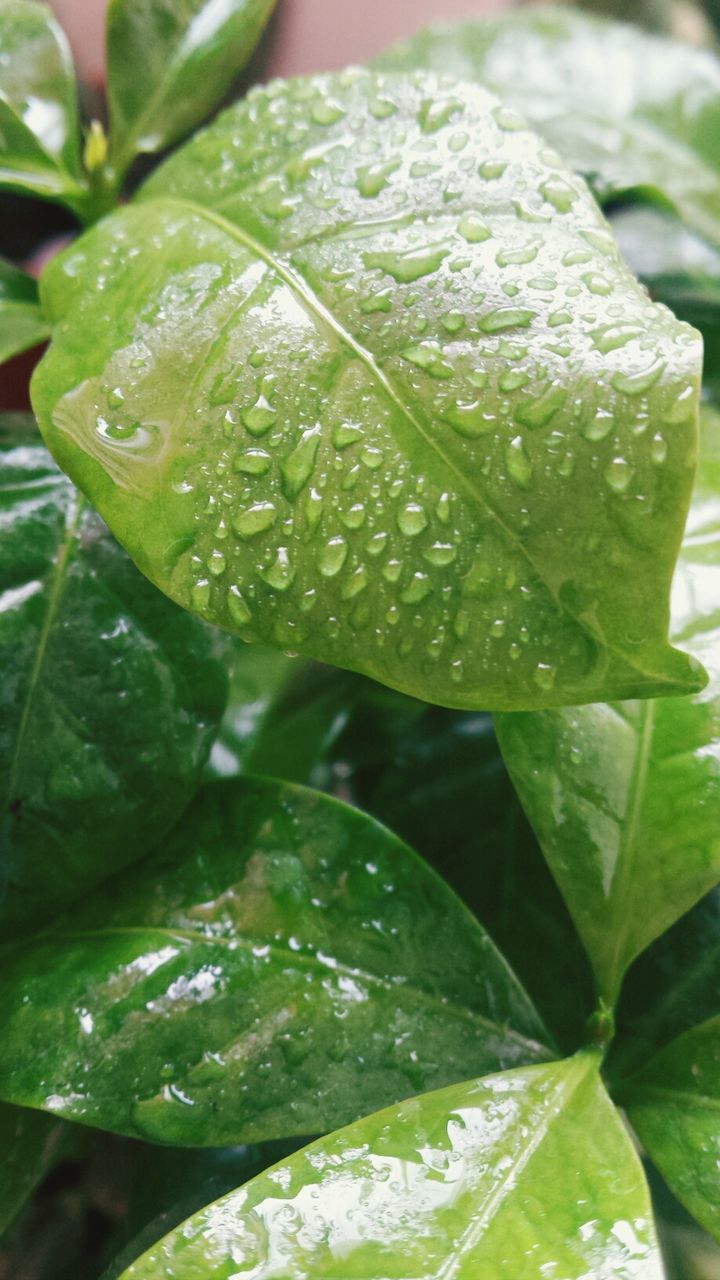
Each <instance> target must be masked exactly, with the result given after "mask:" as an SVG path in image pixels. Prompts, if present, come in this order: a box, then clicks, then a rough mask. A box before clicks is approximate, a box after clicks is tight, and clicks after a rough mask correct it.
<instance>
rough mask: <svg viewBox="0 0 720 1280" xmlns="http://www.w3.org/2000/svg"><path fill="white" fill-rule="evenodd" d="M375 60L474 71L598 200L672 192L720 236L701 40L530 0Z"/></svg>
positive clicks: (717, 172)
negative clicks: (684, 40)
mask: <svg viewBox="0 0 720 1280" xmlns="http://www.w3.org/2000/svg"><path fill="white" fill-rule="evenodd" d="M377 65H378V66H381V67H383V68H384V69H386V70H398V69H399V70H404V71H407V70H416V69H424V70H430V71H436V72H440V73H449V74H451V75H455V76H457V77H458V78H459V79H464V80H469V81H478V82H479V83H480V84H483V85H485V86H487V88H489V89H492V90H493V92H495V93H497V94H498V95H499V97H501V98H502V99H503V100H504V101H506V102H508V103H510V104H511V105H512V106H513V107H515V108H517V110H518V111H520V112H522V114H523V115H524V116H525V117H526V119H528V120H529V121H530V122H531V124H533V125H534V127H535V128H536V129H537V130H538V131H539V132H540V133H542V135H543V136H544V137H545V138H547V139H548V141H549V142H550V143H552V145H553V146H554V147H556V148H557V150H558V151H559V152H560V155H561V156H562V157H563V159H564V160H565V161H566V163H567V164H569V165H570V166H571V167H572V168H574V169H577V171H578V172H579V173H583V174H584V175H585V176H586V177H587V179H588V181H589V182H590V184H591V186H592V188H593V190H594V191H595V194H596V195H597V197H598V199H599V200H600V201H601V203H605V202H606V201H610V200H615V199H617V198H618V197H619V196H625V195H628V194H632V195H639V196H641V197H645V198H649V199H651V200H654V201H657V202H659V203H660V204H664V205H668V204H669V205H671V206H673V207H674V209H675V211H676V212H677V213H678V214H679V216H680V217H681V218H682V220H683V221H684V222H686V223H687V225H688V226H689V227H692V228H693V229H694V230H695V231H697V232H699V234H700V235H702V236H704V237H705V238H706V239H707V240H710V241H712V242H714V243H715V244H718V245H720V62H718V60H717V58H715V57H714V56H713V54H711V53H709V52H707V51H706V50H700V49H692V48H690V47H689V46H688V45H686V44H679V43H676V42H674V41H672V40H667V39H665V38H663V37H660V36H654V35H649V34H647V33H646V32H643V31H640V30H638V28H637V27H634V26H631V25H630V24H629V23H625V22H610V21H607V20H606V19H603V18H598V17H593V16H590V15H589V14H582V13H577V12H576V11H574V10H572V9H569V8H562V9H561V8H554V9H553V8H547V9H544V8H539V9H538V8H535V7H533V8H532V9H527V10H522V11H521V12H519V13H509V14H504V15H503V16H502V17H501V18H497V19H492V20H489V21H481V22H466V23H456V24H454V25H450V24H448V25H443V26H434V27H428V28H427V29H426V30H424V31H421V32H420V33H419V35H417V36H415V37H414V38H413V39H412V40H409V41H407V42H405V43H404V44H401V45H397V46H396V47H395V48H392V49H389V50H387V51H386V52H385V53H383V54H382V55H381V56H380V57H379V58H378V59H377ZM556 198H557V199H558V201H562V199H563V198H564V197H563V193H562V189H561V188H560V187H558V189H557V197H556Z"/></svg>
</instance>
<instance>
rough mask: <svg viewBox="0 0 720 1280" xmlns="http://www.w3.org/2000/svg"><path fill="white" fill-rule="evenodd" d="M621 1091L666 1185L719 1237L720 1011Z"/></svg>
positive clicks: (674, 1045)
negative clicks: (719, 1120) (719, 1118)
mask: <svg viewBox="0 0 720 1280" xmlns="http://www.w3.org/2000/svg"><path fill="white" fill-rule="evenodd" d="M621 1096H622V1098H623V1102H624V1103H626V1104H627V1107H628V1111H629V1115H630V1119H631V1120H632V1123H633V1125H634V1126H635V1128H636V1129H637V1131H638V1134H639V1135H640V1138H641V1140H642V1142H643V1145H644V1146H645V1147H646V1149H647V1152H648V1155H649V1156H650V1158H651V1159H652V1160H653V1161H654V1162H655V1164H656V1165H657V1167H658V1169H659V1170H660V1172H661V1173H662V1175H663V1177H664V1178H665V1181H666V1182H667V1183H668V1186H669V1187H670V1188H671V1190H672V1191H673V1192H674V1193H675V1195H676V1196H677V1197H678V1199H679V1200H681V1201H682V1203H683V1204H684V1205H685V1206H686V1208H688V1209H689V1210H690V1212H691V1213H692V1214H693V1215H694V1216H695V1217H696V1218H697V1220H698V1222H699V1223H700V1224H701V1225H702V1226H703V1227H704V1228H705V1230H706V1231H709V1232H710V1233H711V1235H714V1236H715V1239H716V1240H720V1123H718V1114H719V1113H720V1016H719V1017H715V1018H710V1019H709V1021H707V1022H703V1023H701V1024H700V1025H699V1026H697V1027H694V1028H693V1029H692V1030H691V1031H688V1032H686V1033H685V1035H683V1036H680V1037H679V1039H678V1040H674V1041H673V1043H672V1044H670V1045H668V1047H667V1048H666V1049H663V1050H662V1052H661V1053H659V1054H658V1055H657V1056H656V1057H655V1058H652V1059H651V1061H650V1062H649V1063H648V1064H647V1066H645V1067H644V1068H643V1069H642V1071H640V1072H639V1073H638V1074H637V1075H636V1076H634V1077H633V1078H632V1079H631V1080H630V1081H628V1083H627V1086H626V1087H625V1089H624V1090H623V1091H622V1094H621Z"/></svg>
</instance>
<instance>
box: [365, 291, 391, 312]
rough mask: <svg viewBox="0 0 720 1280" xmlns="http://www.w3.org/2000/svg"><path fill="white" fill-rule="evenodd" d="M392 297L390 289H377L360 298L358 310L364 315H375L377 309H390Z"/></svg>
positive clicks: (385, 310)
mask: <svg viewBox="0 0 720 1280" xmlns="http://www.w3.org/2000/svg"><path fill="white" fill-rule="evenodd" d="M392 297H393V295H392V290H391V289H378V290H376V291H375V293H372V294H370V295H369V296H368V297H367V298H362V299H361V300H360V310H361V311H362V313H363V315H364V316H372V315H376V314H377V312H379V311H384V312H387V311H392Z"/></svg>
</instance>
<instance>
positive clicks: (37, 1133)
mask: <svg viewBox="0 0 720 1280" xmlns="http://www.w3.org/2000/svg"><path fill="white" fill-rule="evenodd" d="M66 1133H67V1126H66V1125H65V1124H63V1122H62V1120H56V1119H55V1118H54V1117H53V1116H46V1115H41V1114H40V1113H39V1112H37V1111H27V1110H25V1109H24V1108H22V1107H8V1106H4V1105H2V1104H0V1151H2V1161H1V1162H0V1233H1V1232H3V1231H5V1230H6V1229H7V1228H8V1227H9V1226H10V1224H11V1222H12V1221H13V1220H14V1218H15V1217H16V1216H17V1214H18V1213H19V1212H20V1210H21V1209H22V1207H23V1205H24V1204H25V1202H26V1201H27V1200H29V1198H30V1196H31V1195H32V1193H33V1191H34V1190H35V1188H36V1187H37V1186H38V1185H39V1183H40V1182H42V1179H43V1178H44V1177H45V1175H46V1174H47V1173H48V1172H49V1171H50V1169H51V1168H52V1166H53V1165H54V1163H55V1161H56V1160H57V1158H58V1156H59V1154H60V1152H61V1150H62V1145H63V1139H64V1137H65V1135H66Z"/></svg>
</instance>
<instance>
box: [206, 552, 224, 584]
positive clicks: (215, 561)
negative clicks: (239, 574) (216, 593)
mask: <svg viewBox="0 0 720 1280" xmlns="http://www.w3.org/2000/svg"><path fill="white" fill-rule="evenodd" d="M225 568H226V560H225V557H224V555H223V553H222V551H213V553H212V555H211V556H210V559H209V560H208V572H209V573H211V574H212V576H213V578H219V577H220V576H221V574H223V573H224V572H225Z"/></svg>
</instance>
